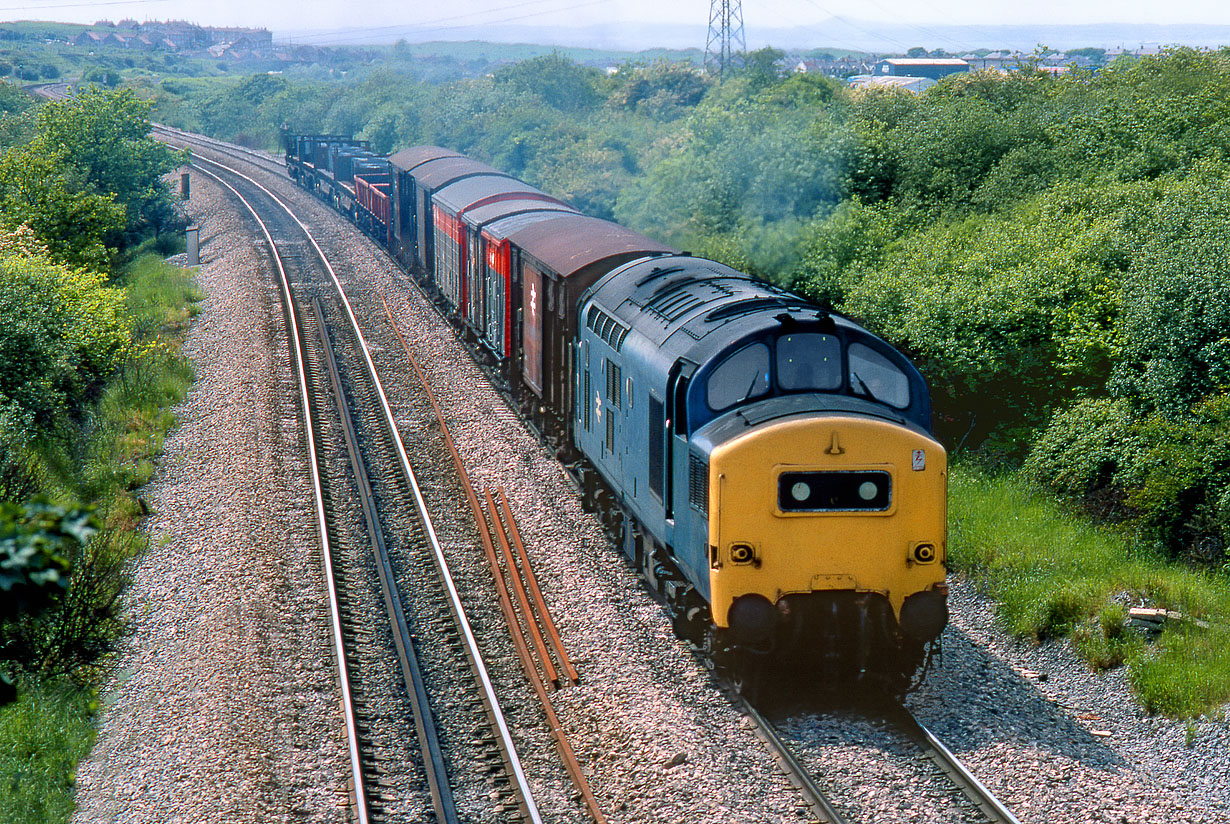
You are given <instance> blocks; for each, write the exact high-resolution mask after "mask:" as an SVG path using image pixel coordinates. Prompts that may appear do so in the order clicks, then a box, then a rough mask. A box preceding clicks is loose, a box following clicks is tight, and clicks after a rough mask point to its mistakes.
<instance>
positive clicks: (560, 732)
mask: <svg viewBox="0 0 1230 824" xmlns="http://www.w3.org/2000/svg"><path fill="white" fill-rule="evenodd" d="M380 303H381V305H382V306H384V312H385V314H386V315H387V316H388V319H389V324H390V325H391V326H392V328H393V332H394V334H396V335H397V340H398V342H399V343H401V347H402V351H404V352H405V353H406V358H407V360H409V361H410V366H411V367H412V368H413V369H414V373H415V375H417V376H418V379H419V382H420V383H421V384H422V386H423V391H424V392H425V393H426V394H427V399H428V401H430V403H431V408H432V411H433V412H434V414H435V416H436V421H437V422H438V423H439V425H440V433H441V435H443V437H444V443H445V445H447V446H448V449H449V452H450V453H451V454H452V458H453V465H454V467H455V468H456V470H457V476H458V478H459V479H460V481H461V485H462V488H463V489H464V491H465V495H466V500H467V501H468V503H469V505H470V511H471V513H472V514H473V515H474V519H475V524H476V525H477V526H478V533H479V537H480V539H481V541H482V544H483V553H484V554H485V555H486V556H487V563H488V564H489V565H490V566H491V571H492V575H493V577H494V578H495V584H496V591H497V592H498V594H499V600H500V609H501V611H502V612H503V613H504V619H505V621H507V622H508V629H509V634H510V635H511V636H512V639H513V645H514V646H515V647H516V648H517V655H518V658H519V659H520V662H521V668H522V670H523V671H524V672H525V676H526V678H527V679H528V680H529V682H530V686H531V687H533V688H534V692H535V693H536V694H537V695H538V699H539V701H540V702H541V704H542V708H543V713H544V714H545V715H546V717H547V726H548V727H550V729H551V736H552V737H553V738H554V739H555V746H556V749H558V750H559V754H560V758H561V760H562V761H563V762H564V767H565V769H567V770H568V774H569V776H570V777H571V778H572V783H573V786H575V787H576V788H577V791H578V792H580V793H581V797H582V798H583V799H584V801H585V806H586V807H587V808H588V809H589V812H590V815H591V816H592V817H593V819H594V821H595V822H597V824H607V818H606V816H605V815H604V814H603V813H602V809H601V808H600V807H599V806H598V800H597V799H596V798H595V797H594V794H593V791H592V790H591V789H590V786H589V781H588V780H587V779H586V778H585V773H584V772H583V771H582V769H581V764H580V762H579V761H577V757H576V753H575V752H574V751H573V749H572V744H571V743H570V742H569V741H568V735H567V733H565V732H564V728H563V725H562V724H561V723H560V720H559V716H558V715H557V714H556V712H555V707H554V706H553V705H552V704H551V696H550V694H549V693H548V692H547V683H549V682H548V681H545V680H544V679H543V677H542V675H541V674H540V673H539V672H538V667H537V666H536V665H535V663H534V656H533V655H532V654H531V653H530V650H529V646H528V645H527V644H526V643H525V638H524V637H522V631H521V629H520V622H518V621H517V617H516V612H515V610H514V609H513V605H512V599H511V598H510V597H509V595H508V587H507V585H506V583H505V581H504V576H503V573H502V571H501V569H500V565H499V560H498V559H497V557H496V554H495V546H494V544H493V542H492V540H491V534H490V531H489V526H488V524H487V518H486V516H485V515H484V514H483V510H482V507H481V506H480V505H479V502H478V496H477V494H475V492H474V487H473V485H472V484H471V483H470V476H469V473H468V472H467V471H466V468H465V464H464V462H463V461H462V460H461V453H460V452H458V451H457V445H456V443H454V441H453V436H452V433H451V432H450V431H449V428H448V424H447V423H446V422H445V420H444V414H443V413H442V412H441V410H440V406H439V404H438V403H437V402H436V396H435V393H434V392H432V390H431V386H430V385H429V384H428V382H427V376H426V375H424V374H423V370H422V369H421V368H420V367H419V363H418V360H417V359H416V358H415V357H414V354H413V353H412V352H411V351H410V346H409V344H407V343H406V339H405V337H404V336H403V335H402V333H401V327H400V326H398V324H397V319H396V318H394V317H393V312H392V310H390V309H389V305H388V302H387V301H385V299H384V295H383V294H380ZM487 496H488V499H489V500H490V492H488V493H487ZM504 501H505V506H507V498H505V499H504ZM491 507H492V508H491V515H492V519H493V520H494V521H495V523H496V524H497V525H498V524H499V523H500V519H499V516H498V514H497V513H496V510H495V507H494V503H492V504H491ZM509 523H510V524H511V523H513V519H512V517H511V512H510V516H509ZM500 529H501V527H499V526H496V531H497V532H499V531H500ZM517 538H518V543H519V545H520V540H519V539H520V535H519V533H518V536H517ZM520 546H521V551H522V552H524V546H523V545H520ZM526 569H529V564H528V563H527V564H526ZM510 572H511V573H512V577H513V578H514V579H516V580H519V578H518V576H517V574H516V565H515V564H513V565H510ZM530 574H531V575H532V573H530ZM539 597H541V593H540V595H539ZM526 623H527V624H531V625H532V624H534V621H533V619H532V618H531V617H530V614H529V613H528V612H527V613H526ZM552 628H554V624H552ZM556 637H557V638H558V634H557V635H556ZM562 648H563V645H562V644H560V649H561V650H562ZM542 660H543V662H544V663H545V664H547V665H548V666H549V662H550V657H549V656H547V655H546V654H545V650H544V651H543V658H542ZM568 668H569V670H570V672H575V670H573V669H572V665H571V663H570V664H569V665H568ZM569 677H570V678H572V679H573V680H574V683H576V682H579V679H575V678H574V677H573V676H572V675H570V676H569Z"/></svg>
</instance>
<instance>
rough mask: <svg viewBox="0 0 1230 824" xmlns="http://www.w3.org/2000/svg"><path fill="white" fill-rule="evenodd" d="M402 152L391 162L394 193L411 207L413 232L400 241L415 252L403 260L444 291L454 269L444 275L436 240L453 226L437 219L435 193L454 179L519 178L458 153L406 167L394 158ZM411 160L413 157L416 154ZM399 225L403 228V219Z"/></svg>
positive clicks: (410, 221)
mask: <svg viewBox="0 0 1230 824" xmlns="http://www.w3.org/2000/svg"><path fill="white" fill-rule="evenodd" d="M431 148H434V147H431ZM429 154H433V153H429ZM399 155H400V153H398V154H397V155H393V157H392V158H390V162H391V163H393V164H394V168H396V169H397V174H396V175H395V176H394V182H393V185H394V188H395V190H396V191H395V194H394V197H395V198H396V199H397V201H398V203H401V204H404V205H405V206H406V207H407V208H408V209H409V217H410V220H409V223H410V225H411V230H412V232H413V234H411V235H404V234H403V235H399V237H398V241H397V242H398V244H399V245H400V247H401V248H402V249H409V250H410V253H411V254H410V257H408V258H403V262H405V263H406V265H407V266H410V267H411V268H414V269H420V270H421V271H422V272H423V273H424V274H425V275H426V276H427V279H428V280H429V281H430V282H431V283H433V284H434V285H435V286H436V287H437V288H440V289H441V290H442V291H443V285H442V283H441V282H440V281H441V279H442V278H444V279H447V278H449V277H452V274H451V270H447V269H446V270H445V271H444V274H443V275H441V274H440V273H439V272H438V271H437V270H438V269H439V268H440V263H441V261H440V252H439V251H438V250H437V249H436V241H437V240H439V239H440V236H441V234H442V233H443V234H444V236H445V237H451V235H450V234H449V232H450V231H451V226H450V222H449V221H443V225H441V223H438V222H437V221H436V208H435V203H434V202H433V199H432V197H433V195H435V193H436V192H438V191H440V190H441V189H443V188H444V187H445V186H448V185H449V184H451V183H456V182H457V181H460V180H465V179H466V178H470V177H475V176H479V175H487V176H491V177H499V178H504V179H506V180H516V178H514V177H512V176H511V175H507V174H505V173H504V172H501V171H499V170H498V169H494V168H492V167H491V166H488V165H487V164H486V163H480V162H479V161H477V160H473V159H471V158H468V157H464V156H461V155H456V154H453V155H443V156H429V157H428V159H425V160H422V161H421V162H418V163H416V164H415V166H414V168H413V169H402V168H401V167H398V166H396V163H397V162H398V161H395V160H394V158H397V157H399ZM411 160H412V161H413V160H414V158H411ZM523 185H524V184H523ZM398 227H399V231H400V227H401V222H400V221H399V222H398ZM458 276H459V273H458ZM446 282H447V280H446Z"/></svg>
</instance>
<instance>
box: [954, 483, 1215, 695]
mask: <svg viewBox="0 0 1230 824" xmlns="http://www.w3.org/2000/svg"><path fill="white" fill-rule="evenodd" d="M949 502H950V504H949V505H950V510H949V512H950V535H949V557H950V566H951V567H952V568H953V569H954V570H955V571H957V572H963V573H965V574H966V575H969V576H970V577H971V578H973V579H974V580H975V581H977V582H978V583H979V584H980V585H981V586H983V587H984V588H985V589H986V590H987V591H988V592H989V593H990V594H991V595H992V596H993V597H994V598H995V599H996V601H997V602H998V611H999V614H1000V616H1001V617H1002V619H1003V620H1004V623H1005V624H1006V626H1007V628H1008V629H1009V631H1011V632H1013V633H1016V634H1018V635H1021V636H1025V637H1032V638H1037V639H1046V638H1054V637H1070V638H1071V639H1072V641H1073V644H1074V646H1075V648H1076V649H1077V651H1078V652H1079V653H1080V654H1081V655H1082V656H1083V657H1084V658H1085V660H1086V661H1088V662H1089V664H1090V666H1092V667H1094V668H1109V667H1115V666H1120V665H1123V666H1126V667H1127V668H1128V677H1129V680H1130V681H1131V683H1132V686H1133V688H1134V689H1135V690H1136V692H1137V694H1138V696H1139V698H1140V701H1141V702H1142V703H1143V704H1144V706H1145V707H1146V708H1148V709H1149V710H1151V711H1155V712H1161V713H1165V714H1166V715H1171V716H1177V717H1190V716H1196V715H1200V714H1202V713H1209V712H1214V713H1216V712H1220V710H1219V709H1218V708H1219V707H1221V706H1222V705H1224V704H1225V702H1227V701H1230V656H1228V655H1227V654H1226V650H1227V649H1230V620H1228V616H1230V580H1228V579H1227V577H1226V576H1225V575H1218V574H1213V573H1202V572H1198V571H1195V570H1193V569H1192V568H1190V567H1188V566H1184V565H1182V564H1179V563H1176V562H1173V561H1168V560H1166V559H1164V558H1162V557H1161V556H1160V555H1158V554H1157V553H1155V552H1153V551H1152V550H1150V549H1149V548H1147V547H1146V546H1144V545H1142V544H1140V543H1139V542H1137V541H1135V540H1134V538H1133V537H1132V536H1131V535H1130V534H1129V533H1127V532H1118V531H1115V530H1111V529H1107V528H1102V527H1095V526H1092V525H1090V523H1089V522H1088V520H1086V519H1084V518H1082V517H1080V516H1078V515H1074V514H1072V513H1070V512H1067V511H1065V510H1064V509H1063V507H1062V506H1060V505H1059V504H1057V503H1056V502H1055V501H1054V498H1053V496H1050V495H1047V494H1045V493H1041V492H1038V491H1035V490H1033V489H1032V488H1031V487H1030V486H1029V485H1027V484H1026V483H1024V482H1022V481H1020V480H1016V479H1014V478H1012V477H1011V476H1001V477H992V476H988V475H986V474H983V473H981V472H980V471H978V470H975V469H972V468H970V467H968V466H962V465H957V466H955V467H954V468H953V471H952V477H951V480H950V493H949ZM1146 605H1147V606H1150V607H1164V608H1166V609H1168V610H1174V611H1177V612H1180V613H1182V614H1183V616H1184V620H1180V621H1169V622H1167V623H1166V625H1165V628H1164V629H1163V630H1162V632H1161V633H1160V634H1158V635H1157V637H1156V638H1152V639H1150V638H1148V637H1146V635H1144V634H1142V633H1141V632H1140V631H1138V630H1136V629H1133V628H1131V627H1129V626H1128V622H1127V618H1128V616H1127V610H1128V609H1129V608H1130V607H1134V606H1146ZM1192 619H1198V620H1200V621H1202V622H1204V623H1206V624H1207V627H1202V626H1200V625H1198V624H1197V623H1196V622H1195V620H1192Z"/></svg>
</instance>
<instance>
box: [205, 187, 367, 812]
mask: <svg viewBox="0 0 1230 824" xmlns="http://www.w3.org/2000/svg"><path fill="white" fill-rule="evenodd" d="M198 168H199V167H198ZM200 171H201V172H203V173H204V174H206V175H208V176H209V177H211V178H213V179H214V180H215V181H217V182H218V183H219V184H220V185H222V186H225V187H226V188H227V189H229V190H230V191H231V193H232V194H233V195H235V197H236V198H237V199H238V200H239V202H240V203H242V204H243V205H244V206H245V207H247V209H248V211H249V212H250V213H251V214H252V217H253V219H254V220H255V221H256V223H257V225H258V226H260V228H261V232H262V233H263V234H264V236H265V243H266V244H267V245H268V246H269V250H270V253H271V254H272V255H273V260H274V264H275V265H276V266H277V269H278V286H279V287H280V289H279V291H280V294H281V297H282V305H283V308H284V310H285V315H286V323H287V325H288V326H289V327H290V328H289V329H288V330H287V332H288V338H289V341H290V343H291V345H290V346H289V349H290V353H291V360H292V361H293V366H294V369H295V373H296V376H297V378H298V384H299V404H300V411H301V413H302V415H303V430H304V434H305V436H306V439H307V450H308V468H309V471H310V474H311V477H312V494H313V498H314V503H315V508H316V531H317V534H318V536H319V538H320V547H321V555H322V559H323V563H322V566H323V567H324V571H325V580H326V583H327V587H328V590H329V618H330V627H331V630H332V636H333V651H334V657H335V658H336V660H337V669H338V680H339V682H340V683H339V688H340V690H341V693H342V714H343V716H344V717H345V721H346V743H347V747H348V748H349V750H350V772H351V780H352V782H353V794H354V795H353V797H354V802H355V817H356V819H357V821H358V824H368V821H369V810H368V793H367V788H366V784H365V782H364V780H363V767H362V764H361V762H360V758H359V735H358V721H357V718H356V713H355V706H354V700H353V697H352V695H351V692H350V675H349V672H348V669H347V665H346V646H345V642H344V640H343V633H342V618H341V608H340V605H339V604H338V600H337V585H336V582H335V580H334V577H333V550H332V547H331V546H330V544H329V526H328V518H327V516H326V514H325V502H324V494H323V491H322V489H321V478H320V467H319V466H317V463H316V437H315V433H314V428H313V425H312V402H311V397H310V395H309V392H308V380H307V373H306V372H305V370H304V365H303V363H304V358H303V351H304V349H303V346H304V341H303V338H302V333H301V330H300V329H299V323H298V320H297V319H296V317H295V309H294V301H293V298H292V296H291V292H290V280H289V278H288V277H287V275H286V267H285V265H284V263H283V261H282V255H281V253H280V252H279V251H278V248H277V244H276V243H274V240H273V235H271V234H270V232H269V227H268V226H266V225H265V222H264V221H263V220H261V217H260V215H259V214H257V211H256V209H255V208H254V207H253V206H252V204H251V203H250V202H249V201H248V199H247V198H245V197H244V196H243V195H242V194H241V193H240V192H239V190H238V189H236V188H235V187H234V186H232V185H231V184H230V183H228V182H227V181H225V180H223V179H222V178H221V177H220V176H219V175H216V174H214V173H213V172H210V171H209V170H208V169H200Z"/></svg>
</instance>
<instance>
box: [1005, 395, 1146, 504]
mask: <svg viewBox="0 0 1230 824" xmlns="http://www.w3.org/2000/svg"><path fill="white" fill-rule="evenodd" d="M1145 449H1146V441H1145V438H1144V436H1143V435H1142V434H1141V433H1140V432H1139V431H1138V430H1137V429H1136V427H1135V415H1134V413H1133V410H1132V405H1131V403H1129V402H1128V401H1127V400H1126V399H1123V398H1119V399H1109V398H1092V399H1087V400H1083V401H1079V402H1077V403H1075V404H1073V405H1072V406H1070V407H1068V408H1067V409H1065V410H1063V411H1061V412H1059V413H1057V414H1056V415H1055V416H1054V417H1053V418H1051V421H1050V423H1049V424H1048V425H1047V427H1046V429H1045V430H1043V432H1042V433H1041V435H1040V436H1039V437H1038V439H1037V440H1036V441H1035V442H1034V444H1033V446H1032V447H1031V448H1030V450H1029V455H1028V456H1027V457H1026V459H1025V465H1024V470H1025V474H1026V475H1027V476H1028V477H1031V478H1033V479H1034V480H1036V481H1039V482H1042V483H1045V484H1048V485H1050V486H1052V487H1054V488H1055V489H1058V490H1060V491H1062V492H1065V493H1066V494H1068V495H1072V496H1085V495H1089V494H1090V493H1093V492H1097V491H1099V490H1102V489H1106V488H1108V487H1111V486H1115V485H1118V486H1120V487H1122V486H1123V481H1124V478H1125V477H1130V475H1131V473H1132V469H1133V467H1135V465H1136V464H1137V463H1138V462H1139V460H1140V456H1141V454H1142V453H1143V452H1144V450H1145Z"/></svg>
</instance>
